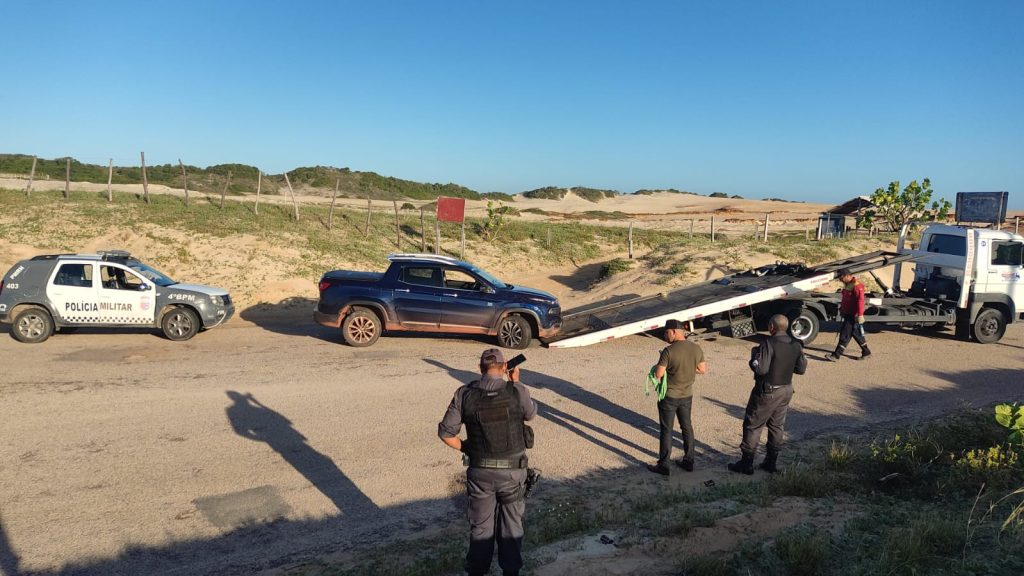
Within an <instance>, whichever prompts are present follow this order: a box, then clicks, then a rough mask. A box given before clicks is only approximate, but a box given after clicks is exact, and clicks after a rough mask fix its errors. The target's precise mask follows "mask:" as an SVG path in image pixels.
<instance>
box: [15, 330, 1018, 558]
mask: <svg viewBox="0 0 1024 576" xmlns="http://www.w3.org/2000/svg"><path fill="white" fill-rule="evenodd" d="M245 317H246V318H248V319H250V320H253V321H254V322H255V323H250V322H247V321H243V320H241V319H235V320H233V321H232V322H231V323H229V324H228V325H227V326H224V327H222V328H218V329H215V330H212V331H209V332H206V333H203V334H200V335H199V336H197V337H196V338H195V339H193V340H191V341H189V342H185V343H174V342H170V341H167V340H164V339H162V338H160V337H158V336H156V335H153V334H150V333H145V332H140V333H136V334H110V333H104V332H99V331H96V332H90V331H82V332H79V333H76V334H73V335H57V336H55V337H54V338H53V339H51V340H50V341H48V342H46V343H44V344H41V345H32V346H29V345H22V344H18V343H17V342H15V341H14V340H13V339H11V338H10V337H9V336H8V335H7V334H0V358H2V359H3V360H2V362H3V366H2V372H0V398H2V399H3V400H2V402H0V438H2V439H3V442H2V444H0V572H6V573H7V574H12V573H15V572H20V573H22V574H35V573H52V572H59V573H68V574H70V573H75V574H78V573H82V574H139V573H163V574H190V575H191V574H214V573H216V574H232V573H238V574H242V573H251V572H252V571H254V570H255V569H257V568H269V567H273V566H280V565H282V564H285V563H288V562H293V561H301V560H308V559H310V558H313V557H316V556H318V555H322V554H326V553H333V552H344V551H345V550H349V549H352V548H353V547H357V546H365V545H372V544H377V543H380V542H383V541H387V540H390V539H394V538H399V537H403V536H408V535H415V534H422V533H424V531H426V530H429V529H430V528H431V527H432V526H437V525H448V524H450V523H451V522H452V521H453V520H457V519H458V518H459V517H460V516H461V514H462V511H461V509H460V508H459V506H460V501H459V500H458V499H457V498H453V494H457V493H458V492H459V484H458V478H459V477H460V476H461V472H462V467H461V466H460V465H459V459H458V457H457V456H458V455H457V454H455V453H454V452H453V451H451V450H449V449H447V448H446V447H444V446H443V445H442V444H441V443H440V442H439V441H438V440H437V438H436V424H437V421H438V419H439V418H440V416H441V414H442V412H443V410H444V408H445V407H446V405H447V403H448V401H449V399H450V397H451V393H452V392H453V390H454V389H455V388H456V387H457V386H458V385H459V383H460V382H462V381H465V380H467V379H469V378H471V376H472V370H474V364H475V360H476V358H477V357H478V354H479V352H480V350H481V349H483V348H484V347H486V346H487V345H489V344H490V343H489V342H487V341H485V340H476V339H433V338H412V337H395V338H384V339H382V340H381V341H380V342H378V343H377V344H376V345H375V346H373V347H372V348H369V349H363V350H359V349H354V348H350V347H347V346H344V345H342V344H339V343H338V340H339V339H338V338H337V335H336V334H334V333H332V332H331V331H329V330H327V329H322V328H320V327H318V326H315V325H312V324H311V322H310V321H309V320H308V318H307V315H306V313H305V312H303V311H297V312H295V313H294V314H293V315H292V316H277V317H274V318H267V317H263V318H260V317H258V316H257V317H256V318H253V317H252V315H251V314H247V315H246V316H245ZM870 337H871V342H872V348H873V350H875V352H876V354H875V358H873V359H872V360H871V361H869V362H863V363H861V362H855V361H844V362H841V363H839V364H836V365H833V364H828V363H825V362H820V361H813V360H812V362H811V367H810V369H809V372H808V375H807V376H806V377H803V378H802V379H801V380H800V382H799V384H798V386H799V387H798V391H797V396H796V399H795V403H794V410H793V412H791V415H790V431H791V433H792V435H793V437H794V438H802V437H807V436H813V435H820V434H826V433H842V432H844V431H852V430H862V429H864V428H866V427H872V426H873V427H875V429H876V430H877V431H878V432H879V433H883V432H884V431H886V430H887V426H885V423H888V422H893V421H895V420H900V419H905V418H907V417H915V416H926V415H932V414H935V413H939V412H941V411H943V410H946V409H949V408H953V407H957V406H960V405H962V404H964V403H972V404H983V403H988V402H992V401H996V400H1011V401H1012V400H1022V399H1024V392H1022V388H1021V386H1020V382H1021V380H1022V375H1024V354H1022V350H1024V326H1020V325H1017V326H1014V327H1011V328H1010V330H1009V332H1008V334H1007V337H1006V338H1005V339H1004V340H1003V341H1002V342H1001V343H999V344H996V345H989V346H980V345H977V344H968V343H963V342H958V341H955V340H952V339H951V338H948V337H925V336H922V335H917V334H911V333H899V332H883V333H881V334H876V335H870ZM833 342H834V334H833V333H825V334H823V335H822V336H821V338H820V339H819V341H818V342H817V345H818V347H825V346H828V345H831V344H832V343H833ZM661 346H662V344H661V343H660V342H659V341H657V340H655V339H653V338H649V337H641V336H637V337H630V338H626V339H623V340H620V341H615V342H610V343H606V344H601V345H597V346H591V347H589V348H583V349H575V350H547V349H543V348H536V347H535V348H531V349H530V350H528V351H527V352H526V353H527V356H528V357H529V361H528V363H527V364H526V365H525V366H524V370H523V380H524V382H526V383H527V384H529V385H530V387H531V390H532V391H533V393H534V395H535V398H536V399H537V400H538V402H539V403H540V415H539V417H538V419H537V421H536V422H535V429H536V431H537V437H538V449H537V450H535V451H534V453H533V455H532V461H533V464H534V465H536V466H538V467H540V468H542V469H544V471H545V476H546V478H547V479H549V481H551V482H552V483H556V482H557V481H559V480H564V481H567V482H568V481H571V479H573V478H577V477H580V476H582V475H584V474H588V473H595V472H601V471H604V472H601V473H603V474H605V475H610V476H612V477H616V476H617V477H621V478H622V479H623V480H624V481H626V482H636V481H648V480H649V478H648V477H649V476H650V475H649V474H648V473H646V472H643V471H641V469H640V463H642V462H648V461H651V460H653V457H654V453H655V451H656V449H657V448H656V445H657V440H656V437H655V435H656V430H655V428H656V423H655V416H656V412H655V408H654V405H653V401H652V400H651V399H650V398H648V397H645V396H644V395H643V393H642V392H641V384H640V375H641V374H642V373H643V371H644V370H645V369H646V368H647V367H649V366H650V365H651V364H652V363H653V361H654V360H655V359H656V352H657V350H658V349H660V347H661ZM703 346H704V348H705V351H706V354H707V356H708V360H709V365H710V372H711V373H710V374H709V375H708V376H705V377H703V378H701V380H700V382H699V384H698V386H697V390H698V398H699V399H698V400H697V401H696V403H695V407H694V415H695V426H696V430H697V436H698V441H699V446H700V450H701V451H702V452H703V453H704V454H705V456H703V457H702V458H700V459H699V460H698V465H699V466H701V467H704V468H705V472H706V470H707V468H709V467H715V468H717V467H719V466H720V465H721V464H722V463H723V462H724V461H725V458H726V457H727V456H726V455H725V454H728V455H729V456H731V455H732V454H733V452H734V451H735V446H736V444H737V442H738V433H739V419H740V418H741V417H742V410H743V406H744V404H745V401H746V396H747V393H748V391H749V387H750V377H749V371H748V370H747V368H746V366H745V360H746V358H747V357H748V351H749V348H750V346H751V343H750V342H747V341H738V340H732V339H724V338H722V339H718V340H716V341H713V342H705V343H703ZM812 353H813V354H815V355H816V356H820V355H821V353H820V352H814V351H812ZM716 473H717V472H716ZM686 481H687V479H686V478H684V477H683V476H682V475H677V476H676V477H673V479H672V482H686ZM569 484H570V485H571V482H569Z"/></svg>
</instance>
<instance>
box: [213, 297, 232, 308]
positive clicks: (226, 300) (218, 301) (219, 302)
mask: <svg viewBox="0 0 1024 576" xmlns="http://www.w3.org/2000/svg"><path fill="white" fill-rule="evenodd" d="M210 302H211V303H213V305H214V306H227V305H228V304H230V303H231V296H227V295H224V296H210Z"/></svg>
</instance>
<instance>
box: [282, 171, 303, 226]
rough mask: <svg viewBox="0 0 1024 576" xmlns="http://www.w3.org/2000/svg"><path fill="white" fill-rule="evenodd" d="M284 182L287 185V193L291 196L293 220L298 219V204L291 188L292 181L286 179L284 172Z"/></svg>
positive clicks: (286, 175)
mask: <svg viewBox="0 0 1024 576" xmlns="http://www.w3.org/2000/svg"><path fill="white" fill-rule="evenodd" d="M284 183H285V184H287V185H288V195H289V196H291V197H292V208H293V209H294V214H295V221H296V222H298V221H299V204H298V203H297V202H296V201H295V190H292V181H291V180H289V179H288V173H287V172H285V173H284Z"/></svg>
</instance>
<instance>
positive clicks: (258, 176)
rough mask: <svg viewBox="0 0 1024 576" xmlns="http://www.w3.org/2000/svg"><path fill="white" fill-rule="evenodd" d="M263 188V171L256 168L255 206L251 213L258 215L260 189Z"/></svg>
mask: <svg viewBox="0 0 1024 576" xmlns="http://www.w3.org/2000/svg"><path fill="white" fill-rule="evenodd" d="M261 188H263V171H262V170H260V169H259V168H257V169H256V208H255V210H253V213H254V214H255V215H257V216H259V215H260V189H261Z"/></svg>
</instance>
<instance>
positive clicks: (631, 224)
mask: <svg viewBox="0 0 1024 576" xmlns="http://www.w3.org/2000/svg"><path fill="white" fill-rule="evenodd" d="M629 259H630V260H632V259H633V222H632V221H630V223H629Z"/></svg>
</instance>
